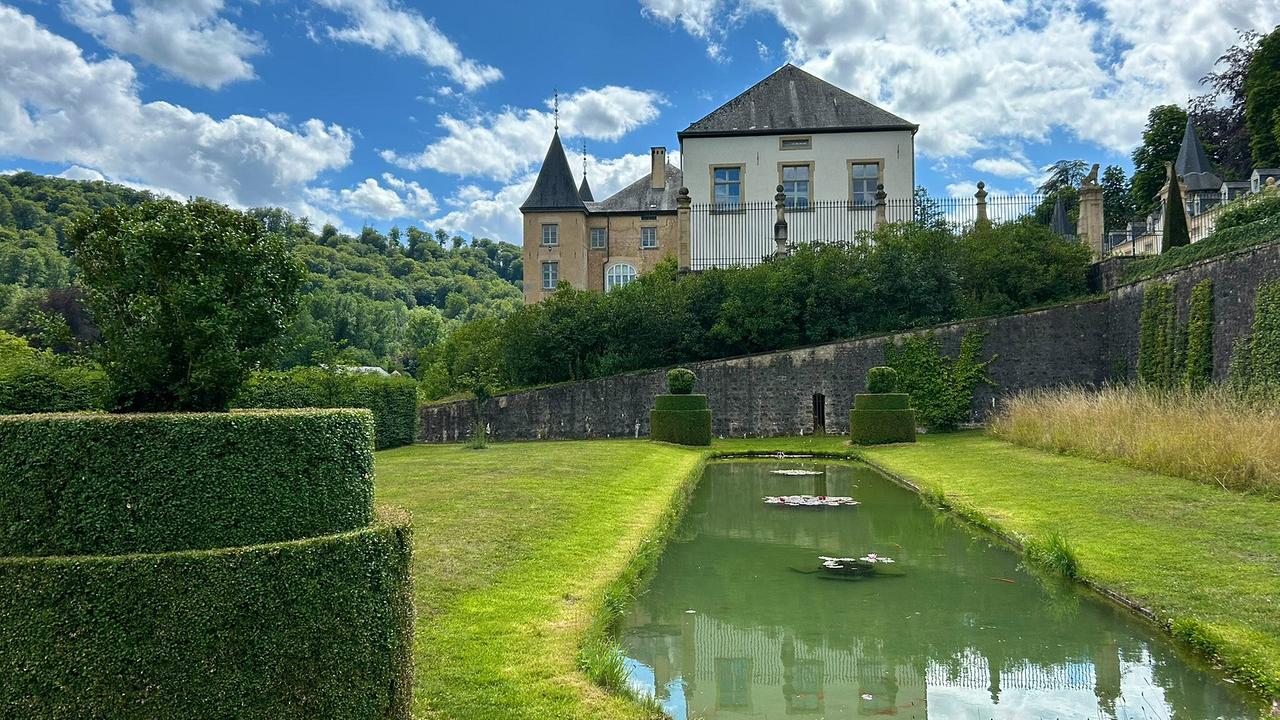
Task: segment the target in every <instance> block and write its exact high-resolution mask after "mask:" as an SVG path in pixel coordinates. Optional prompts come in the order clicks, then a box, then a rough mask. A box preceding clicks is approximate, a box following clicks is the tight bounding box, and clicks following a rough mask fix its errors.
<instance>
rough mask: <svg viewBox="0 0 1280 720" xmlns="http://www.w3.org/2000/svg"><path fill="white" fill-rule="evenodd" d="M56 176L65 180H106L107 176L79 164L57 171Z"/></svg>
mask: <svg viewBox="0 0 1280 720" xmlns="http://www.w3.org/2000/svg"><path fill="white" fill-rule="evenodd" d="M58 177H60V178H66V179H67V180H106V179H107V176H106V175H103V174H102V173H100V172H98V171H97V170H94V169H93V168H87V167H83V166H81V165H72V166H71V167H69V168H67V169H66V170H63V171H62V172H60V173H58Z"/></svg>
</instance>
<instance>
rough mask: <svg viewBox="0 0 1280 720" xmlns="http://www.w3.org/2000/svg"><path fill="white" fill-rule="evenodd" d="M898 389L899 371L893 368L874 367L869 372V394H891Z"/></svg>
mask: <svg viewBox="0 0 1280 720" xmlns="http://www.w3.org/2000/svg"><path fill="white" fill-rule="evenodd" d="M897 389H898V371H897V370H894V369H893V368H891V367H885V366H883V365H882V366H879V367H873V368H871V369H870V370H868V371H867V392H869V393H891V392H893V391H894V390H897Z"/></svg>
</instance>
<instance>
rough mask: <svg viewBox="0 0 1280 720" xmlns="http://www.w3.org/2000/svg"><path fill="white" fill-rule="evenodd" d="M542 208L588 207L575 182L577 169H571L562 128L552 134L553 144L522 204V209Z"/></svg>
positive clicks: (521, 210) (531, 210)
mask: <svg viewBox="0 0 1280 720" xmlns="http://www.w3.org/2000/svg"><path fill="white" fill-rule="evenodd" d="M541 210H581V211H583V212H586V210H587V206H586V205H583V204H582V198H581V197H580V196H579V195H578V190H577V189H576V188H575V187H574V186H573V172H572V171H570V170H569V158H567V157H565V154H564V146H563V145H561V144H560V131H559V130H557V131H556V133H555V134H554V135H552V136H551V147H549V148H547V156H546V157H545V158H543V160H542V169H540V170H539V171H538V179H537V180H536V181H535V182H534V183H533V190H532V191H531V192H530V193H529V197H528V199H526V200H525V201H524V204H523V205H521V206H520V212H536V211H541Z"/></svg>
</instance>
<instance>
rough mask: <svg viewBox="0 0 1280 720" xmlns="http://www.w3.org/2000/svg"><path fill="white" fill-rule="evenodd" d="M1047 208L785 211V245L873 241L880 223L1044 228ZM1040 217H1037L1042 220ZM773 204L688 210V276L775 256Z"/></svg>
mask: <svg viewBox="0 0 1280 720" xmlns="http://www.w3.org/2000/svg"><path fill="white" fill-rule="evenodd" d="M1052 210H1053V207H1052V203H1049V204H1048V205H1047V206H1046V203H1045V199H1044V197H1042V196H1039V195H1010V196H994V195H992V196H987V197H986V198H985V201H984V202H980V201H979V200H978V199H976V198H974V197H928V196H923V195H917V196H915V197H912V198H885V199H884V200H882V201H881V203H880V204H879V205H876V204H859V203H851V202H848V201H841V200H824V201H817V202H811V203H806V204H804V205H803V206H799V207H792V206H788V207H786V208H785V212H784V214H783V217H784V218H785V222H786V242H787V245H789V246H800V245H809V244H817V245H845V246H848V245H857V244H865V243H870V242H872V241H873V233H874V231H875V229H876V228H877V227H878V226H879V225H880V224H882V223H908V222H914V223H919V224H922V225H931V226H937V227H946V228H948V229H950V230H952V231H953V232H964V231H966V230H968V229H970V228H972V227H973V226H974V225H975V224H976V223H977V222H978V221H979V220H980V219H983V218H985V219H987V220H989V221H990V222H993V223H998V222H1007V221H1010V220H1016V219H1018V218H1022V217H1025V216H1027V215H1035V216H1036V217H1037V218H1038V219H1041V220H1042V221H1043V222H1044V223H1045V224H1046V225H1047V224H1049V223H1050V221H1051V220H1052V217H1051V215H1052ZM1040 216H1043V217H1042V218H1041V217H1040ZM777 221H778V211H777V206H776V205H775V203H773V202H750V203H738V204H735V205H733V206H725V205H714V204H698V205H693V206H691V207H690V217H689V224H690V227H689V233H690V241H691V247H690V250H691V261H692V268H693V269H694V270H704V269H707V268H711V267H729V266H733V265H744V266H750V265H756V264H758V263H760V262H763V261H764V260H765V259H767V258H770V257H773V256H774V255H775V253H776V252H777V250H778V243H777V241H776V239H775V224H776V223H777Z"/></svg>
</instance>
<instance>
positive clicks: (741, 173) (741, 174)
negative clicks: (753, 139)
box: [708, 163, 747, 213]
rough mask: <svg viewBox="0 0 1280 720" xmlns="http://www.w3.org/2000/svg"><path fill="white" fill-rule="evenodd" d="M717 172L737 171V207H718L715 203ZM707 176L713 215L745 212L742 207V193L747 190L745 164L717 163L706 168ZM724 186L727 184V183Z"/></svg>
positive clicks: (743, 202)
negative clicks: (709, 183) (709, 184)
mask: <svg viewBox="0 0 1280 720" xmlns="http://www.w3.org/2000/svg"><path fill="white" fill-rule="evenodd" d="M717 170H737V171H738V181H737V184H738V205H737V206H736V207H723V208H721V207H719V206H718V203H717V202H716V171H717ZM708 175H709V177H710V181H711V212H714V213H740V212H746V208H745V207H744V204H745V201H744V200H743V192H744V191H745V190H746V188H747V166H746V164H745V163H717V164H713V165H710V166H708ZM724 184H729V183H728V182H726V183H724Z"/></svg>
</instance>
